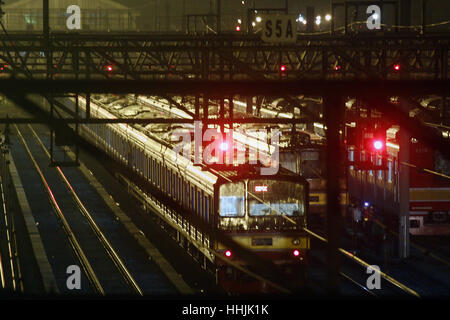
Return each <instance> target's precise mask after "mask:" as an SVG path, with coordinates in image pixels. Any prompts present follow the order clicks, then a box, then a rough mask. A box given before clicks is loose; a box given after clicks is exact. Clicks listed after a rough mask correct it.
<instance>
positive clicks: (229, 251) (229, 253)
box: [225, 250, 231, 258]
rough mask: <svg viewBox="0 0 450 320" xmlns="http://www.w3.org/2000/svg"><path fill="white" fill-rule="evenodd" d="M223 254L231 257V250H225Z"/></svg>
mask: <svg viewBox="0 0 450 320" xmlns="http://www.w3.org/2000/svg"><path fill="white" fill-rule="evenodd" d="M225 256H226V257H227V258H230V257H231V250H227V251H225Z"/></svg>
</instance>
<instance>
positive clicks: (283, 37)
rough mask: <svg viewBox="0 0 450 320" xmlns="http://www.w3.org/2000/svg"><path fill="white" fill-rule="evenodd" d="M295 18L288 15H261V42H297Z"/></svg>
mask: <svg viewBox="0 0 450 320" xmlns="http://www.w3.org/2000/svg"><path fill="white" fill-rule="evenodd" d="M295 19H296V16H295V15H290V14H266V15H261V23H262V27H263V28H262V36H261V37H262V40H263V41H264V42H274V43H293V42H295V41H296V40H297V23H296V21H295Z"/></svg>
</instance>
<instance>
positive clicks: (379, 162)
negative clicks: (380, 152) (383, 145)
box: [377, 157, 383, 180]
mask: <svg viewBox="0 0 450 320" xmlns="http://www.w3.org/2000/svg"><path fill="white" fill-rule="evenodd" d="M377 162H378V165H379V166H381V165H382V164H383V158H381V157H379V158H378V159H377ZM378 179H380V180H381V179H383V170H378Z"/></svg>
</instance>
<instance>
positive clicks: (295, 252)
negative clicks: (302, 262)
mask: <svg viewBox="0 0 450 320" xmlns="http://www.w3.org/2000/svg"><path fill="white" fill-rule="evenodd" d="M292 254H293V255H294V257H298V256H299V255H300V251H299V250H297V249H295V250H294V251H292Z"/></svg>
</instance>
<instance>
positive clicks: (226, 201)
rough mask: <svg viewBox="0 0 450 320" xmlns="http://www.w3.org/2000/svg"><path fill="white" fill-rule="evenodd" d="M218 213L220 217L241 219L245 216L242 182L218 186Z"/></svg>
mask: <svg viewBox="0 0 450 320" xmlns="http://www.w3.org/2000/svg"><path fill="white" fill-rule="evenodd" d="M219 212H220V215H221V216H222V217H243V216H244V214H245V185H244V182H235V183H227V184H224V185H222V186H220V202H219Z"/></svg>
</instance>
